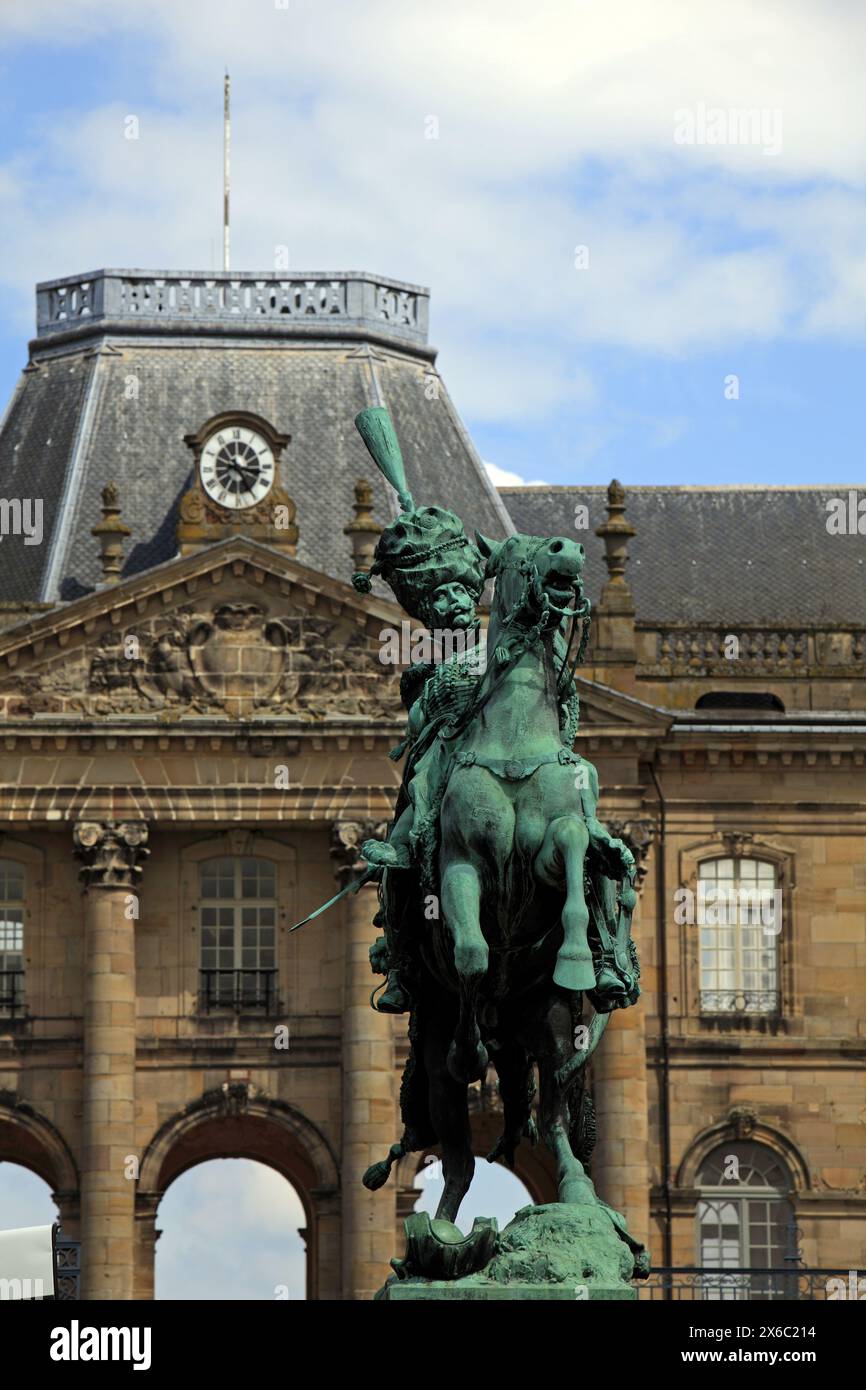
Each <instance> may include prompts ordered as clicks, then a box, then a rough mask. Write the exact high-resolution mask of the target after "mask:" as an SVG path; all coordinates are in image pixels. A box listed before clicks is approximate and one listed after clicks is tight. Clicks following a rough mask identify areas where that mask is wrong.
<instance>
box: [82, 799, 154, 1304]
mask: <svg viewBox="0 0 866 1390" xmlns="http://www.w3.org/2000/svg"><path fill="white" fill-rule="evenodd" d="M146 842H147V826H146V825H145V824H144V822H143V821H126V822H123V823H119V824H118V823H115V822H113V821H108V822H105V821H103V822H93V821H82V822H79V823H78V824H77V825H76V826H75V830H74V843H75V853H76V856H77V857H78V859H79V860H80V861H81V864H82V869H81V879H82V881H83V883H84V888H85V900H84V938H85V941H84V952H85V964H84V1086H83V1121H82V1155H81V1246H82V1248H81V1261H82V1281H81V1285H82V1287H81V1296H82V1298H83V1299H131V1298H132V1296H133V1285H134V1277H133V1270H134V1264H135V1180H134V1177H135V1175H134V1174H131V1175H130V1170H129V1166H128V1161H129V1159H130V1158H134V1157H137V1154H136V1148H135V919H136V917H137V916H138V908H137V901H136V898H135V890H136V888H137V885H138V880H139V878H140V877H141V863H142V861H143V860H144V859H145V858H146V856H147V855H148V853H149V850H148V849H147V848H146Z"/></svg>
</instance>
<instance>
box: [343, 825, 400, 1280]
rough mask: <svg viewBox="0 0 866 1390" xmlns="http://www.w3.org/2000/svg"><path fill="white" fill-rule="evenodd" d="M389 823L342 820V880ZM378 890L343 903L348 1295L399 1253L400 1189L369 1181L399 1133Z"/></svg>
mask: <svg viewBox="0 0 866 1390" xmlns="http://www.w3.org/2000/svg"><path fill="white" fill-rule="evenodd" d="M383 830H384V827H382V826H373V825H367V826H365V825H362V824H359V823H358V822H354V821H353V822H345V821H343V822H339V823H338V824H337V825H335V826H334V835H333V849H332V852H333V854H334V857H335V859H336V861H337V865H338V876H339V878H340V881H341V885H343V886H345V884H346V883H347V882H348V881H349V879H350V878H351V877H352V876H353V875H356V874H357V873H358V872H359V868H360V867H362V861H360V862H359V860H358V846H359V845H360V844H361V842H362V841H363V840H364V839H367V838H370V837H372V836H373V835H375V834H376V833H377V831H378V832H380V833H381V832H382V831H383ZM377 905H378V903H377V895H376V889H375V887H374V886H372V885H369V884H368V885H365V887H363V888H362V889H361V890H360V891H359V892H358V893H356V894H352V895H350V896H349V897H348V898H346V899H345V900H344V904H343V931H344V956H343V960H344V977H343V978H344V993H343V1055H342V1120H343V1123H342V1161H341V1165H340V1168H341V1187H342V1224H343V1229H342V1272H343V1298H344V1299H370V1298H372V1297H373V1294H374V1293H375V1292H376V1290H377V1289H378V1288H380V1287H381V1285H382V1284H383V1282H384V1280H385V1279H386V1278H387V1276H388V1274H389V1273H390V1270H389V1268H388V1262H389V1260H390V1259H391V1257H392V1256H393V1255H394V1254H395V1251H394V1248H393V1247H394V1224H395V1218H396V1199H395V1193H396V1188H395V1185H394V1182H393V1179H392V1180H391V1181H389V1182H387V1183H386V1184H385V1186H384V1187H381V1188H380V1189H379V1191H378V1192H368V1191H367V1189H366V1187H364V1185H363V1184H362V1182H361V1178H362V1176H363V1174H364V1171H365V1170H366V1169H367V1168H368V1167H369V1166H370V1164H371V1163H375V1162H377V1161H378V1160H379V1159H382V1158H384V1157H385V1156H386V1155H387V1152H388V1149H389V1148H390V1147H391V1145H392V1144H393V1142H394V1140H395V1139H396V1138H397V1137H398V1125H399V1119H398V1114H397V1103H396V1089H397V1088H396V1084H395V1074H394V1027H393V1020H392V1018H391V1016H389V1015H387V1014H378V1013H376V1012H375V1011H374V1010H373V1009H371V1008H370V994H371V991H372V989H373V987H374V985H375V983H376V980H375V977H374V976H373V974H372V972H371V970H370V958H369V950H370V946H371V945H372V943H373V941H374V939H375V937H376V935H377V930H376V928H375V927H374V926H373V917H374V916H375V914H376V910H377Z"/></svg>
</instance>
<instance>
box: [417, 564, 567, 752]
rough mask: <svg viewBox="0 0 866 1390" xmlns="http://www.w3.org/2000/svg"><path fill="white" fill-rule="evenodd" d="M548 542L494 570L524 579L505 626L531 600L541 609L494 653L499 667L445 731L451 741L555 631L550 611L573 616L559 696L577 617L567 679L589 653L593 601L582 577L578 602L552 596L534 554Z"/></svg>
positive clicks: (514, 620) (559, 675)
mask: <svg viewBox="0 0 866 1390" xmlns="http://www.w3.org/2000/svg"><path fill="white" fill-rule="evenodd" d="M545 544H547V541H546V540H545V538H542V539H541V540H539V541H538V543H537V544H536V545H535V546H533V548H532V550H531V551H530V553H529V555H527V556H524V557H523V558H522V559H521V560H519V561H515V562H514V563H512V564H510V565H503V566H502V567H501V568H497V569H496V570H495V572H494V574H493V576H492V577H493V578H494V579H499V578H500V577H501V576H502V575H503V574H506V573H508V572H509V570H516V571H517V572H518V573H519V574H520V575H521V577H522V579H523V589H522V592H521V594H520V597H519V599H518V601H517V602H516V603H515V604H513V605H512V608H511V611H510V613H508V615H507V616H506V617H504V618H503V619H502V626H503V629H507V628H509V627H512V626H514V625H516V623H517V621H518V619H519V618H520V617H522V615H523V614H524V613H525V612H526V610H527V609H528V608H529V607H530V600H532V601H533V602H534V604H535V606H536V607H537V608H538V609H540V610H541V611H540V614H539V617H538V619H537V621H536V622H535V623H534V624H533V625H532V627H530V628H527V629H525V630H524V631H522V632H519V633H518V634H517V636H516V638H515V640H514V642H513V643H510V644H509V646H508V647H507V648H505V647H503V646H502V645H497V647H496V649H495V651H494V653H493V655H494V658H495V659H496V661H497V667H498V669H497V671H496V674H495V676H494V677H493V679H492V680H491V681H490V683H489V685H488V687H487V689H486V690H485V691H484V693H483V694H480V693H479V695H478V696H476V698H475V699H474V700H473V701H472V703H471V705H470V706H469V708H468V709H467V710H466V711H465V712H464V714H463V717H462V718H461V719H460V721H459V723H458V724H457V725H456V726H453V727H452V728H451V729H450V730H449V731H447V732H446V731H445V730H442V738H443V739H446V740H448V741H450V740H451V739H455V738H457V737H458V735H459V734H461V733H463V731H464V730H465V728H466V726H467V725H468V724H469V723H470V722H471V721H472V720H474V719H475V718H476V717H477V715H478V714H479V713H480V712H481V710H482V709H483V708H484V706H485V705H486V704H487V701H488V700H489V699H490V698H491V696H492V695H494V694H495V692H496V691H497V690H498V688H499V686H500V684H501V683H502V681H503V679H504V678H505V676H506V675H507V673H508V671H509V670H510V668H511V667H512V666H513V665H514V664H515V662H517V661H518V660H519V659H520V658H521V657H522V656H524V655H525V653H526V652H528V651H530V650H531V649H532V648H533V647H534V646H535V645H536V643H537V642H539V641H541V639H542V638H543V636H544V635H545V633H546V632H547V631H553V630H555V629H550V628H549V618H550V615H551V613H555V614H556V615H557V616H558V617H559V618H560V620H561V619H562V618H566V617H569V616H570V617H571V629H570V632H569V637H568V645H567V646H566V649H565V656H564V657H563V659H562V665H561V666H560V668H559V671H558V673H557V677H556V692H557V695H559V694H560V693H561V691H562V689H563V688H564V685H565V684H567V682H563V673H564V671H565V667H566V663H567V662H568V658H569V655H570V653H571V648H572V644H573V642H574V634H575V631H576V629H577V623H578V620H579V619H581V618H584V619H585V620H586V621H585V622H584V625H583V631H582V633H581V638H580V644H579V646H578V649H577V653H576V655H575V658H574V662H573V663H572V667H571V670H570V671H569V675H568V680H569V681H570V680H573V678H574V673H575V671H576V670H577V667H578V665H579V664H580V662H581V661H582V660H583V657H584V653H585V652H586V644H587V642H588V640H589V626H590V624H589V614H590V609H591V604H590V601H589V599H588V598H586V597H585V596H584V595H583V592H582V586H581V584H580V581H579V580H576V581H575V583H574V584H573V586H572V587H573V589H574V592H575V596H576V598H577V599H578V602H577V603H576V604H574V605H566V606H565V607H562V608H560V607H558V606H557V605H556V604H555V603H554V602H553V601H552V599H551V597H550V595H549V594H548V593H547V591H546V590H545V589H544V588H543V587H542V583H541V576H540V574H539V572H538V566H537V565H536V563H535V556H536V555H537V554H538V552H539V550H540V549H541V547H542V546H543V545H545Z"/></svg>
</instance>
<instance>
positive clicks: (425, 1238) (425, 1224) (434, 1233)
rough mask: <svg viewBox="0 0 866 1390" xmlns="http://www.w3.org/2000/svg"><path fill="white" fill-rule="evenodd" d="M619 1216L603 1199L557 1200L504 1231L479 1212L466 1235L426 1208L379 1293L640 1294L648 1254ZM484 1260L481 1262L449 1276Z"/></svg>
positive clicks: (404, 1296)
mask: <svg viewBox="0 0 866 1390" xmlns="http://www.w3.org/2000/svg"><path fill="white" fill-rule="evenodd" d="M617 1216H618V1214H617V1213H609V1209H608V1208H607V1207H605V1206H604V1205H603V1204H600V1203H599V1204H590V1203H586V1204H581V1205H575V1206H572V1205H566V1204H564V1203H561V1202H553V1203H551V1204H549V1205H548V1206H530V1207H523V1208H522V1209H521V1210H520V1211H519V1212H518V1213H517V1215H516V1216H515V1217H514V1219H513V1220H512V1221H511V1222H510V1223H509V1225H508V1226H506V1228H505V1230H504V1231H502V1233H501V1234H499V1233H498V1232H497V1230H496V1223H495V1222H494V1221H483V1220H479V1221H476V1223H475V1225H474V1227H473V1229H472V1231H471V1232H470V1234H469V1235H468V1236H463V1235H462V1234H461V1232H460V1231H458V1230H457V1228H456V1227H455V1226H452V1225H451V1223H450V1222H445V1221H431V1220H430V1218H429V1216H428V1215H427V1213H421V1212H419V1213H417V1214H416V1215H414V1216H411V1217H409V1219H408V1220H407V1221H406V1223H405V1226H406V1240H407V1254H406V1258H405V1259H404V1260H394V1261H392V1263H393V1265H394V1270H395V1273H394V1274H393V1275H392V1277H391V1278H390V1279H388V1281H387V1282H386V1284H385V1285H384V1287H383V1288H382V1289H380V1290H379V1292H378V1293H377V1295H376V1298H377V1300H378V1299H381V1300H391V1301H393V1300H430V1299H446V1300H448V1301H449V1302H450V1301H453V1300H455V1299H471V1300H477V1299H495V1300H499V1299H514V1300H524V1301H533V1302H534V1301H551V1300H559V1299H568V1300H570V1301H572V1302H573V1301H575V1300H597V1299H619V1300H634V1299H635V1298H636V1297H637V1293H636V1290H635V1288H634V1286H633V1284H632V1280H633V1279H634V1278H640V1277H642V1276H645V1275H646V1273H647V1267H646V1262H645V1257H643V1256H641V1255H640V1254H638V1255H637V1257H636V1255H635V1249H634V1248H632V1246H631V1245H630V1244H628V1243H626V1241H625V1240H624V1239H623V1238H622V1236H621V1235H620V1234H619V1231H618V1229H617V1225H616V1224H615V1220H614V1218H615V1217H617ZM619 1220H620V1222H621V1218H619ZM634 1244H635V1246H636V1243H634ZM637 1248H638V1249H640V1247H637ZM491 1252H492V1253H491ZM488 1256H489V1258H487V1257H488ZM479 1260H480V1261H484V1263H483V1267H482V1268H477V1267H476V1268H474V1269H473V1272H471V1273H460V1274H459V1277H457V1278H453V1277H452V1278H449V1277H447V1273H446V1271H448V1270H449V1269H450V1270H453V1271H454V1272H455V1273H456V1272H458V1271H460V1270H461V1269H467V1268H472V1266H473V1265H476V1266H477V1263H478V1262H479ZM424 1269H426V1270H427V1273H426V1274H425V1273H423V1272H421V1271H422V1270H424ZM443 1273H445V1274H446V1277H444V1278H443V1277H441V1275H442V1274H443ZM436 1274H438V1275H440V1277H431V1275H436Z"/></svg>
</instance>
